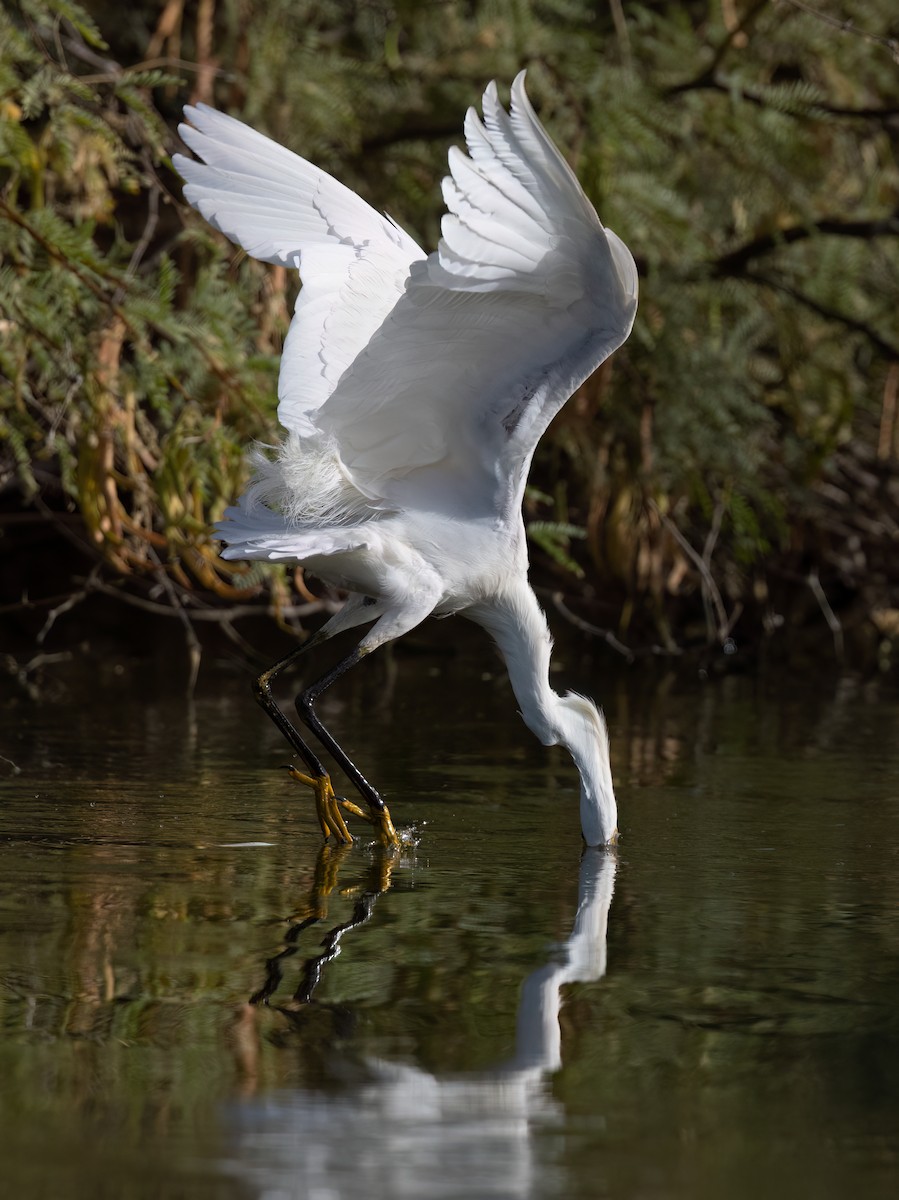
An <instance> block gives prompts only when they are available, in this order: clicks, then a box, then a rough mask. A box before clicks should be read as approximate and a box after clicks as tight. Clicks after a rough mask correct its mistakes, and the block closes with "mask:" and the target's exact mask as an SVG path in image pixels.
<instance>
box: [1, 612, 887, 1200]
mask: <svg viewBox="0 0 899 1200" xmlns="http://www.w3.org/2000/svg"><path fill="white" fill-rule="evenodd" d="M446 628H447V629H448V628H449V627H448V626H447V627H446ZM435 640H436V638H435ZM443 641H444V643H446V642H448V641H449V636H448V635H444V637H443ZM466 646H468V649H467V650H466V651H465V652H464V653H462V654H459V655H458V656H456V657H454V658H450V657H446V656H434V655H429V654H421V655H418V654H415V655H410V654H406V655H401V656H399V657H398V658H397V661H396V666H395V667H394V668H393V669H389V664H387V663H386V662H382V663H380V664H376V663H375V662H374V661H373V662H372V664H370V665H369V664H366V665H365V667H363V668H360V672H359V673H358V677H357V678H355V679H354V678H352V676H351V677H348V678H347V679H346V680H345V681H342V682H341V683H340V684H339V685H338V688H337V689H335V694H334V695H331V694H330V693H329V695H328V696H327V697H326V698H325V701H323V703H322V714H323V716H324V717H325V719H326V721H328V722H329V723H330V725H331V726H332V728H333V729H334V731H335V733H337V735H338V737H341V740H343V741H344V743H345V745H346V747H347V749H348V750H349V751H350V753H351V754H353V755H354V756H355V757H356V758H357V761H358V762H359V763H360V765H361V766H362V767H363V769H364V770H366V771H367V773H368V774H369V775H370V777H371V778H372V779H373V780H375V781H376V782H377V783H379V784H380V785H381V786H382V788H383V789H384V791H385V793H386V794H387V795H388V798H389V799H390V801H391V809H392V812H393V815H394V818H395V819H396V821H397V823H398V825H401V826H406V827H409V826H414V827H415V838H416V840H417V845H415V846H414V847H412V848H410V849H408V850H406V851H404V852H403V853H402V855H401V856H400V857H399V858H398V859H396V860H392V859H389V858H387V857H385V856H384V855H383V854H382V853H381V852H380V851H377V850H376V849H374V848H373V847H371V846H370V845H367V844H366V840H365V837H364V827H360V825H359V823H358V822H357V823H356V829H357V832H359V833H360V834H362V836H361V837H360V840H359V841H358V842H357V843H356V845H354V846H353V847H352V848H350V849H349V851H348V852H346V853H344V854H342V855H341V854H332V855H330V856H328V855H324V856H323V855H322V854H321V844H320V837H319V834H318V830H317V826H316V823H315V820H314V817H313V814H312V811H311V806H310V802H309V799H308V795H307V794H306V793H305V792H304V791H303V790H302V789H301V788H299V787H298V786H297V785H295V784H293V783H291V781H290V780H289V779H288V778H287V777H286V774H285V773H284V772H283V771H282V770H279V769H278V768H279V765H280V764H282V763H284V762H286V761H287V759H288V755H287V753H286V751H285V748H284V747H282V745H281V743H280V740H279V735H278V734H277V732H276V731H275V730H274V729H273V728H270V727H269V725H268V723H267V721H266V719H265V717H264V715H263V714H262V713H261V711H260V710H258V709H257V708H256V707H255V705H254V704H253V702H252V700H251V699H250V697H249V693H248V691H247V687H246V683H245V681H244V680H243V679H242V678H240V677H239V676H238V675H237V674H236V673H235V672H231V673H217V674H216V673H213V671H212V670H211V669H210V668H209V667H207V668H206V674H205V677H204V679H203V680H201V688H200V691H199V694H198V696H197V698H196V701H195V703H193V704H192V705H189V704H188V703H187V702H186V701H185V700H184V699H183V697H181V696H180V695H179V693H178V689H177V687H176V686H174V685H173V684H168V685H167V684H166V681H165V679H164V678H163V679H162V680H160V679H159V678H156V679H155V680H152V681H148V680H147V679H146V678H145V676H144V675H143V674H139V675H132V673H131V672H130V671H126V672H124V673H123V672H119V673H116V672H114V671H113V670H112V669H111V668H110V669H108V670H107V669H103V668H98V671H97V672H96V673H93V674H84V673H82V674H81V675H73V674H72V673H71V672H70V673H69V677H68V679H67V680H66V681H65V682H64V683H61V684H60V685H59V686H58V687H55V686H54V687H51V688H50V689H49V690H48V692H47V693H46V694H45V696H44V698H43V700H42V701H41V702H40V703H32V702H29V701H26V700H20V699H16V698H11V699H9V700H8V701H7V702H6V703H5V704H4V706H3V708H2V713H0V716H2V721H3V725H2V742H0V754H2V755H3V756H4V757H5V759H6V760H10V761H11V762H12V763H13V764H15V766H16V767H17V768H18V773H14V772H13V769H12V767H11V766H10V765H9V762H3V761H0V871H2V876H0V878H2V894H0V1030H2V1040H0V1140H2V1143H3V1147H2V1163H3V1171H2V1174H3V1179H4V1195H8V1196H15V1197H22V1198H23V1200H25V1198H27V1200H40V1198H43V1197H67V1198H73V1200H81V1198H82V1197H84V1198H85V1200H87V1198H88V1197H91V1198H96V1197H100V1198H105V1197H110V1198H112V1197H115V1198H117V1200H138V1198H139V1200H144V1198H149V1197H162V1198H165V1200H169V1198H177V1197H185V1198H187V1197H190V1198H201V1200H202V1198H207V1197H228V1198H230V1197H265V1198H266V1200H288V1198H290V1200H292V1198H304V1200H306V1198H308V1200H343V1198H344V1197H347V1198H349V1197H353V1198H354V1200H364V1198H368V1197H375V1198H376V1200H378V1198H380V1197H384V1198H387V1197H398V1198H404V1197H410V1198H412V1197H415V1198H417V1200H430V1198H436V1197H440V1198H450V1197H463V1196H465V1197H474V1198H475V1200H480V1198H482V1197H483V1198H486V1197H504V1198H505V1197H509V1198H512V1197H515V1198H517V1197H534V1198H540V1200H543V1198H549V1197H553V1198H555V1197H575V1198H579V1197H584V1198H587V1197H615V1198H620V1200H636V1198H638V1197H639V1198H641V1200H642V1198H647V1200H667V1198H677V1200H681V1198H684V1200H686V1198H688V1197H689V1198H694V1197H698V1198H700V1200H702V1198H705V1197H709V1198H711V1197H722V1196H726V1197H733V1198H736V1200H742V1198H743V1197H750V1196H751V1197H755V1196H757V1195H759V1194H762V1195H765V1196H775V1197H780V1196H784V1197H787V1196H789V1197H796V1196H814V1197H816V1198H824V1200H829V1198H831V1197H833V1198H837V1197H840V1198H842V1197H846V1196H850V1195H851V1196H861V1197H880V1196H884V1197H885V1196H893V1195H896V1194H899V870H897V868H899V696H897V693H896V690H895V687H893V688H891V687H890V685H889V684H887V683H861V682H858V681H855V680H853V679H851V678H846V677H842V678H840V677H838V676H837V675H835V674H825V675H823V676H819V677H817V678H815V679H808V680H803V679H799V678H787V677H784V676H781V675H775V674H771V675H766V676H764V677H756V676H752V675H744V676H739V677H730V678H726V679H723V680H717V681H714V682H704V683H702V682H699V681H698V680H696V681H694V680H693V679H691V678H690V676H689V673H688V672H683V673H681V674H680V675H678V676H674V675H670V676H666V675H664V674H661V673H657V674H652V675H649V674H643V673H636V672H629V673H624V674H621V673H616V674H615V675H614V676H613V675H609V676H608V677H607V678H606V680H605V682H603V681H602V679H601V678H600V669H601V668H600V665H599V662H597V663H595V664H592V665H591V664H590V663H584V664H581V666H580V668H578V669H571V670H570V671H569V672H567V673H566V674H567V675H570V677H571V681H572V682H577V684H578V685H579V686H581V687H583V688H584V689H586V690H589V691H592V692H593V693H594V694H596V695H598V696H599V697H600V698H601V699H602V700H603V701H604V703H605V705H606V710H607V715H608V717H609V720H610V724H611V727H612V735H613V737H612V742H613V766H614V771H615V776H616V780H617V790H618V798H619V807H620V816H621V821H620V823H621V829H622V834H623V838H622V843H621V847H620V851H619V853H618V855H617V858H612V857H611V856H608V855H603V854H599V855H596V854H594V855H591V856H588V857H587V859H586V860H585V861H582V854H581V845H580V838H579V831H578V820H577V787H576V779H575V775H574V770H573V767H572V766H571V765H570V764H569V762H568V761H567V760H566V758H565V756H564V755H563V753H562V752H560V751H552V752H547V751H545V750H543V749H542V748H541V747H539V746H538V745H536V743H534V742H533V740H532V739H531V738H530V735H529V734H528V732H527V730H526V729H525V728H524V726H523V725H522V724H521V722H520V721H519V719H518V718H517V717H516V715H515V711H514V704H513V702H512V700H511V697H510V695H509V693H508V690H507V685H506V684H505V682H504V680H503V679H502V678H501V677H500V676H499V675H497V674H496V668H495V664H494V661H493V659H492V657H491V656H490V654H489V652H483V653H482V650H483V646H482V643H480V642H479V641H466ZM569 665H570V666H572V668H574V663H573V660H572V661H571V662H570V664H569ZM602 669H603V670H604V669H605V667H603V668H602ZM173 670H174V668H173ZM163 674H164V672H163ZM260 843H262V844H260ZM613 893H614V894H613ZM610 898H611V900H610ZM304 922H305V924H304ZM342 925H347V926H348V927H347V929H346V930H345V932H344V933H343V935H342V938H339V940H337V941H335V940H334V936H333V935H334V934H335V931H336V934H337V935H338V937H339V933H340V927H341V926H342ZM329 934H332V941H331V942H330V943H328V945H327V946H326V947H325V948H323V946H322V941H323V939H326V938H327V937H328V935H329ZM329 951H338V953H335V954H332V955H331V957H330V960H329V961H317V960H318V959H320V958H321V956H323V955H325V956H327V954H328V952H329ZM279 955H280V957H278V956H279ZM260 991H262V992H266V993H270V996H269V1003H268V1004H255V1005H254V1004H250V1003H248V1001H249V999H250V997H252V996H255V995H257V994H258V993H259V992H260Z"/></svg>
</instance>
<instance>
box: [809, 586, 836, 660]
mask: <svg viewBox="0 0 899 1200" xmlns="http://www.w3.org/2000/svg"><path fill="white" fill-rule="evenodd" d="M806 582H807V583H808V585H809V587H810V588H811V589H812V595H813V596H814V597H815V599H816V600H817V601H818V606H819V608H820V609H821V612H822V613H823V614H824V620H825V621H826V622H827V625H828V628H829V629H830V632H831V633H832V634H833V648H834V652H835V653H836V656H837V659H838V660H839V661H840V662H842V661H843V626H842V625H841V624H840V618H839V617H838V616H837V615H836V613H835V612H834V611H833V609H832V608H831V607H830V602H829V601H828V599H827V596H826V595H825V594H824V588H823V587H822V586H821V580H820V579H819V578H818V568H817V567H815V568H813V569H812V570H811V571H809V573H808V576H807V577H806Z"/></svg>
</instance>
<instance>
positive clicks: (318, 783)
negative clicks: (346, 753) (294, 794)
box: [287, 767, 400, 846]
mask: <svg viewBox="0 0 899 1200" xmlns="http://www.w3.org/2000/svg"><path fill="white" fill-rule="evenodd" d="M287 773H288V775H290V777H291V778H292V779H296V780H297V782H298V783H304V784H305V785H306V787H310V788H312V790H313V791H314V792H315V811H316V814H317V816H318V823H319V825H320V826H321V830H322V833H323V834H324V836H325V839H327V838H329V837H331V835H332V834H333V835H334V838H335V840H336V841H338V842H343V843H344V844H346V845H349V843H350V842H352V840H353V835H352V834H351V833H350V831H349V829H348V828H347V823H346V821H345V820H344V816H343V813H342V812H341V811H340V810H341V808H343V809H345V810H346V811H347V812H348V813H352V814H353V816H354V817H361V818H362V820H363V821H368V823H369V825H374V827H375V830H376V832H377V835H378V841H379V842H380V843H381V845H382V846H398V845H399V844H400V840H399V838H398V837H397V836H396V830H395V829H394V827H393V821H391V819H390V813H389V812H388V811H387V807H386V805H385V807H384V808H383V809H381V811H380V812H379V813H376V814H373V813H367V812H366V811H365V809H364V808H360V807H359V805H358V804H354V803H353V801H352V800H346V799H345V798H344V797H343V796H338V795H336V794H335V792H334V788H333V787H332V786H331V779H330V777H329V776H328V775H305V774H304V773H303V772H302V771H299V770H298V769H297V768H296V767H288V768H287Z"/></svg>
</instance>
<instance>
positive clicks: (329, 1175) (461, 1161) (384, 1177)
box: [225, 849, 616, 1200]
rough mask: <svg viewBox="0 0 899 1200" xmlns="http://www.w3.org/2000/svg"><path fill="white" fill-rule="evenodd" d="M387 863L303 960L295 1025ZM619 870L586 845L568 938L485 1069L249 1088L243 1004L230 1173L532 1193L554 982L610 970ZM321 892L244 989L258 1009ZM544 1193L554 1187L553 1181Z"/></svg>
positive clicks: (362, 1185) (328, 870)
mask: <svg viewBox="0 0 899 1200" xmlns="http://www.w3.org/2000/svg"><path fill="white" fill-rule="evenodd" d="M339 861H340V860H339V859H338V860H337V861H336V863H335V860H334V859H333V858H332V859H326V861H325V862H324V863H323V864H322V865H321V880H322V881H324V885H325V889H326V890H325V897H324V898H326V894H327V890H329V889H333V887H334V886H335V881H336V877H335V875H334V874H333V868H335V867H336V866H337V865H339ZM391 865H392V864H391V862H390V861H389V860H385V859H383V858H382V859H379V860H377V861H376V862H375V863H374V864H373V867H372V874H371V877H370V878H369V880H368V881H367V884H366V886H365V887H363V888H362V889H360V892H359V895H358V899H357V902H356V906H355V909H354V913H353V916H352V917H351V918H350V920H349V921H347V922H345V923H344V924H342V925H338V926H336V927H334V928H333V929H332V930H331V931H330V932H329V933H328V935H327V936H326V937H325V939H324V941H323V942H322V947H323V953H322V954H320V955H319V956H317V957H316V958H314V959H308V960H307V961H306V963H305V965H304V967H303V969H302V971H301V981H300V986H299V988H298V989H297V991H296V993H295V995H294V998H293V1000H292V1001H291V1002H289V1003H288V1004H287V1005H283V1006H281V1005H279V1006H278V1011H279V1012H283V1013H284V1015H285V1017H286V1018H287V1019H288V1020H289V1021H290V1022H293V1023H295V1022H299V1021H302V1019H303V1014H304V1009H308V1007H309V1002H310V1001H311V999H312V993H313V991H314V988H315V986H316V984H317V982H318V980H319V979H320V978H321V974H322V971H323V970H324V968H325V966H326V965H327V962H328V961H330V959H331V958H333V957H334V956H335V954H336V953H338V952H339V944H340V939H341V938H342V937H343V935H344V934H345V933H346V932H347V931H349V930H350V929H353V928H357V927H358V926H360V925H362V924H364V923H365V921H367V920H368V919H369V917H370V916H371V912H372V909H373V906H374V904H375V902H376V900H377V897H378V895H379V894H381V892H383V891H384V890H386V888H387V887H389V886H390V867H391ZM615 870H616V860H615V857H614V854H613V853H612V852H611V851H609V850H604V849H588V850H586V851H585V853H584V856H583V858H582V861H581V866H580V875H579V882H578V889H579V892H578V909H577V914H576V916H575V920H574V927H573V929H572V931H571V934H570V936H569V937H568V939H567V941H566V942H565V943H564V944H563V945H562V946H561V947H560V948H557V949H555V950H554V952H553V957H552V960H551V961H550V962H548V963H547V964H546V965H545V966H543V967H540V968H538V969H537V970H536V971H534V972H532V973H531V974H530V975H529V976H528V977H527V979H526V980H525V981H524V984H523V986H522V989H521V1000H520V1004H519V1009H518V1019H517V1028H516V1037H515V1053H514V1055H513V1057H512V1058H511V1059H509V1060H507V1061H505V1062H502V1063H500V1064H498V1065H497V1066H496V1067H494V1068H492V1069H490V1070H487V1071H482V1072H477V1073H472V1074H467V1075H453V1076H437V1075H434V1074H432V1073H430V1072H428V1071H424V1070H421V1069H420V1068H418V1067H415V1066H410V1065H407V1064H402V1063H395V1062H388V1061H385V1060H383V1059H369V1060H367V1061H366V1064H365V1067H366V1071H365V1074H364V1077H363V1078H362V1079H360V1080H358V1081H357V1082H355V1083H354V1084H353V1085H352V1086H350V1087H345V1088H343V1089H341V1090H338V1091H334V1090H327V1091H325V1090H324V1089H314V1088H301V1089H296V1090H292V1091H289V1092H287V1091H282V1092H276V1093H271V1094H269V1095H267V1096H265V1097H261V1096H255V1095H253V1094H252V1093H253V1091H254V1083H255V1068H254V1052H253V1047H254V1046H256V1045H257V1044H258V1043H257V1041H256V1036H255V1029H254V1026H253V1021H254V1012H255V1011H258V1010H254V1008H253V1006H252V1005H250V1006H248V1007H247V1009H246V1011H245V1013H244V1016H243V1018H242V1019H241V1020H240V1021H239V1022H238V1025H237V1027H236V1029H235V1032H237V1033H238V1037H237V1039H236V1042H235V1046H236V1048H237V1050H238V1060H239V1067H240V1071H241V1076H242V1079H243V1084H244V1087H243V1091H244V1096H245V1099H244V1100H243V1102H242V1103H241V1105H240V1106H239V1107H238V1109H237V1110H236V1113H235V1117H236V1124H237V1129H236V1138H235V1139H234V1140H233V1142H232V1146H233V1152H232V1156H231V1157H230V1158H229V1160H228V1162H227V1163H226V1164H225V1167H226V1170H228V1172H229V1173H230V1174H234V1175H237V1176H239V1177H240V1178H241V1179H242V1180H243V1181H244V1182H245V1183H248V1184H250V1185H251V1186H252V1187H253V1188H254V1191H255V1192H256V1194H258V1195H261V1196H274V1195H277V1196H278V1197H284V1198H287V1197H307V1196H318V1195H321V1196H327V1197H328V1198H329V1200H343V1198H344V1197H347V1198H349V1197H353V1200H358V1197H359V1196H360V1195H366V1196H388V1195H389V1196H391V1197H392V1198H399V1200H404V1198H406V1197H409V1198H410V1200H411V1198H413V1197H414V1198H415V1200H432V1198H444V1197H446V1198H448V1197H450V1196H458V1195H472V1196H477V1197H479V1200H486V1198H488V1197H499V1196H502V1197H507V1198H514V1197H524V1196H531V1195H532V1194H534V1190H535V1187H537V1186H538V1180H539V1178H540V1177H541V1176H542V1174H543V1170H544V1166H543V1165H541V1162H540V1158H539V1156H538V1153H537V1149H536V1145H535V1138H534V1135H535V1133H536V1132H537V1131H538V1130H539V1129H541V1128H544V1129H545V1128H546V1127H547V1125H549V1126H552V1125H554V1124H556V1123H557V1122H558V1121H559V1120H560V1119H561V1118H562V1117H563V1116H564V1113H563V1112H562V1110H561V1107H560V1106H559V1104H558V1102H557V1101H555V1100H554V1098H553V1096H552V1094H551V1091H550V1088H549V1085H548V1076H549V1074H550V1073H551V1072H553V1071H556V1070H558V1069H559V1068H560V1067H561V1065H562V1047H561V1028H560V1024H559V1010H560V1007H561V1003H562V997H561V989H562V988H563V987H564V985H565V984H569V983H589V982H595V981H596V980H598V979H601V978H602V976H603V975H604V974H605V970H606V932H607V924H608V917H609V908H610V906H611V903H612V893H613V890H614V881H615ZM322 900H323V897H322V896H319V897H318V899H317V900H316V899H315V898H314V899H313V905H312V908H313V911H311V912H310V914H309V916H308V917H306V918H305V919H304V920H303V921H299V922H297V923H296V924H295V925H294V926H293V927H292V929H291V932H290V934H289V935H288V938H287V939H286V941H287V944H286V946H285V949H284V950H283V951H282V952H281V953H280V954H279V955H277V956H276V957H275V958H273V959H271V960H269V962H268V963H267V966H266V971H267V976H266V984H265V986H264V987H263V988H261V989H260V990H259V992H257V993H256V995H255V996H254V997H253V1001H254V1002H255V1003H256V1004H258V1002H259V1001H260V1000H265V1001H266V1002H268V1003H270V997H271V995H272V994H273V992H274V990H275V988H277V986H278V982H279V981H280V979H281V978H282V974H283V969H284V963H285V960H286V959H287V958H289V957H290V955H291V954H292V953H293V952H294V949H293V948H294V946H295V943H296V940H297V938H298V936H299V933H300V932H302V930H303V929H305V928H308V927H309V924H310V923H312V922H313V921H317V920H319V919H320V914H321V912H322V908H323V905H322ZM316 906H317V909H316ZM294 929H296V931H297V932H296V933H294V932H293V931H294ZM337 1015H338V1014H335V1016H337ZM251 1030H252V1033H251V1032H250V1031H251ZM545 1182H549V1181H545ZM550 1194H561V1193H559V1192H557V1191H553V1188H552V1187H550Z"/></svg>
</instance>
